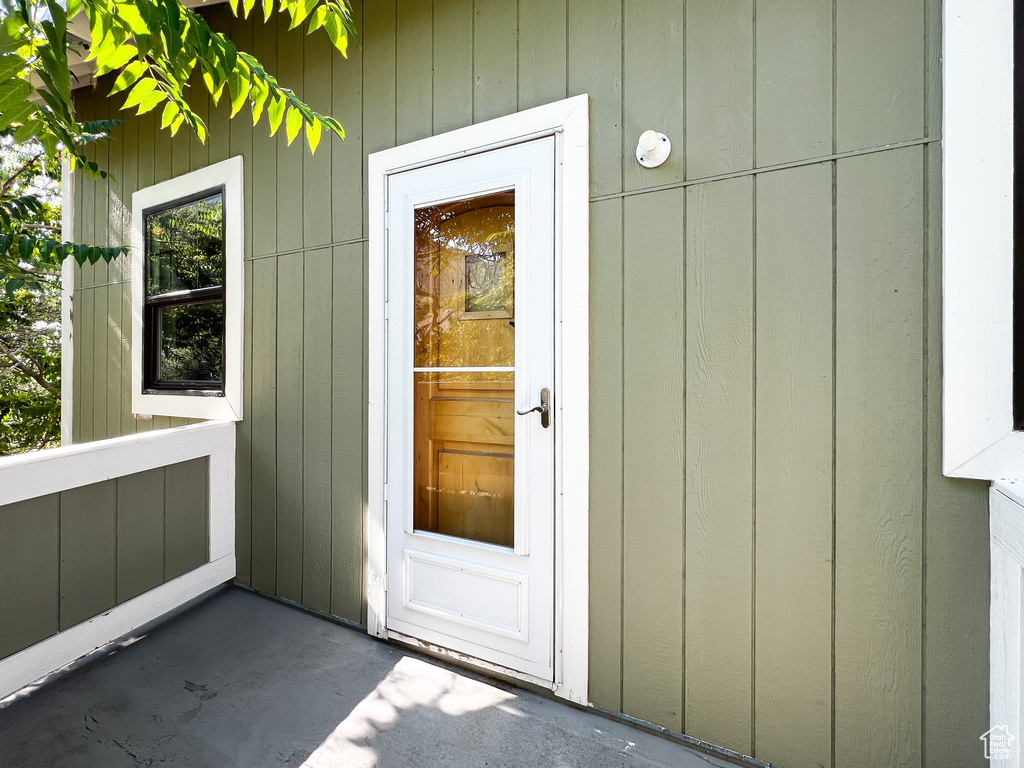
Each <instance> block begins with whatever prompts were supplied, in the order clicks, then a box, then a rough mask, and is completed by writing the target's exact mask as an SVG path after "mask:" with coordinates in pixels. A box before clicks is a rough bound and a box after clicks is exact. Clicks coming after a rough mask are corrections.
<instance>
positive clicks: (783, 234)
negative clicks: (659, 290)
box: [754, 164, 833, 766]
mask: <svg viewBox="0 0 1024 768" xmlns="http://www.w3.org/2000/svg"><path fill="white" fill-rule="evenodd" d="M831 188H832V173H831V167H830V165H828V164H821V165H814V166H808V167H806V168H797V169H793V170H788V171H779V172H776V173H770V174H765V175H762V176H759V177H758V178H757V213H756V226H757V238H758V239H757V264H756V281H757V283H756V296H755V302H756V304H755V317H756V321H757V328H756V343H757V355H756V364H755V375H756V407H755V427H756V428H755V467H756V471H755V498H756V521H757V540H756V543H757V546H756V549H755V551H754V571H755V573H756V585H755V591H754V605H755V606H756V610H755V614H754V627H755V647H754V658H755V664H754V685H755V690H756V696H755V699H754V720H755V729H756V731H755V732H756V735H757V743H756V744H755V749H754V753H755V755H756V756H757V757H758V758H759V759H761V760H765V761H766V762H772V763H778V764H780V765H793V766H801V765H808V766H809V765H828V763H829V760H830V752H831V735H830V731H831V686H832V680H831V678H832V639H831V622H832V586H831V582H832V429H831V425H832V402H833V399H832V387H833V378H832V278H833V275H832V255H831V254H832V192H831ZM794 733H800V734H802V735H801V737H800V738H799V739H795V738H793V734H794Z"/></svg>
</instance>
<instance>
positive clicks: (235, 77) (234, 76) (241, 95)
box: [228, 70, 249, 117]
mask: <svg viewBox="0 0 1024 768" xmlns="http://www.w3.org/2000/svg"><path fill="white" fill-rule="evenodd" d="M228 88H230V89H231V116H232V117H234V116H235V115H237V114H238V111H239V110H240V109H241V108H242V106H243V105H244V104H245V100H246V98H247V97H248V96H249V81H248V80H247V79H246V78H244V77H243V76H242V74H241V73H240V72H239V71H238V70H235V71H234V72H232V73H231V77H229V78H228Z"/></svg>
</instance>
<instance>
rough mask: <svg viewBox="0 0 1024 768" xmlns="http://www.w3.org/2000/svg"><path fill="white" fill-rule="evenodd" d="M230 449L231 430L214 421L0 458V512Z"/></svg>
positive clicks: (232, 445) (231, 450)
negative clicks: (49, 496) (18, 505)
mask: <svg viewBox="0 0 1024 768" xmlns="http://www.w3.org/2000/svg"><path fill="white" fill-rule="evenodd" d="M234 447H235V425H234V424H233V423H231V422H224V421H213V422H206V423H203V424H187V425H185V426H182V427H174V428H172V429H162V430H156V431H153V432H140V433H138V434H134V435H125V436H124V437H114V438H110V439H109V440H97V441H95V442H91V443H80V444H78V445H72V446H66V447H61V448H51V449H49V450H45V451H35V452H33V453H21V454H17V455H14V456H4V457H2V458H0V506H4V505H6V504H14V503H16V502H19V501H24V500H25V499H34V498H38V497H40V496H46V495H48V494H51V493H60V492H61V491H67V490H69V489H71V488H80V487H81V486H83V485H92V484H93V483H100V482H103V481H104V480H110V479H112V478H115V477H124V476H125V475H133V474H135V473H136V472H145V471H146V470H147V469H155V468H157V467H166V466H168V465H170V464H176V463H178V462H181V461H188V460H189V459H197V458H200V457H202V456H214V455H216V454H220V453H227V452H231V453H233V452H234ZM232 482H233V481H232ZM232 487H234V486H233V485H232Z"/></svg>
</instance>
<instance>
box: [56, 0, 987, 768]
mask: <svg viewBox="0 0 1024 768" xmlns="http://www.w3.org/2000/svg"><path fill="white" fill-rule="evenodd" d="M354 4H355V6H356V16H357V21H358V23H359V24H360V27H361V29H362V45H361V47H357V48H355V49H354V50H353V51H352V55H351V57H350V58H349V60H347V61H345V60H340V59H338V58H337V57H332V55H331V51H330V49H329V44H328V43H327V42H326V41H325V40H322V39H320V36H319V35H314V36H311V37H305V36H304V34H303V33H301V32H299V31H296V32H293V33H286V32H285V27H284V25H283V24H278V25H277V27H276V29H275V27H274V25H271V26H269V27H264V26H263V25H262V24H260V23H258V22H257V23H255V24H250V23H247V22H244V21H239V20H233V19H232V18H231V17H230V15H229V12H228V11H226V10H225V8H224V7H223V6H222V7H219V8H213V9H211V10H210V11H209V13H210V16H211V18H212V19H213V20H214V22H215V24H216V25H218V26H219V28H220V29H223V30H225V31H229V32H230V34H231V36H232V37H233V39H235V41H236V42H237V43H238V44H239V46H240V47H241V48H243V49H251V50H252V51H253V53H255V54H256V55H257V56H258V57H259V58H260V59H261V60H263V61H264V63H265V64H267V66H268V68H269V69H270V70H271V71H275V72H276V73H277V74H278V75H279V77H280V79H281V80H282V82H284V83H287V84H289V85H294V86H297V90H298V91H299V92H300V93H301V94H302V95H303V96H304V97H305V98H306V99H307V100H309V101H310V102H311V103H312V104H313V105H314V106H315V107H318V108H320V109H322V110H327V111H330V112H331V113H332V114H334V115H335V116H337V117H338V118H339V119H340V120H341V122H342V123H343V124H344V125H345V127H346V129H347V131H348V134H349V135H348V140H347V141H346V142H345V143H344V144H343V143H341V142H339V141H337V140H335V141H333V142H331V143H329V144H328V143H326V142H325V146H324V147H323V148H322V149H321V150H320V151H319V152H318V153H317V155H316V157H315V158H310V157H308V156H307V155H306V154H304V150H301V149H299V148H296V147H293V148H291V149H286V148H285V146H284V142H283V140H272V139H268V138H265V133H264V131H265V128H263V127H261V128H259V129H258V130H256V131H253V130H251V128H250V127H249V126H248V124H247V121H246V119H245V118H244V116H242V117H240V118H239V119H237V120H235V121H233V122H231V123H230V125H229V124H228V120H227V116H226V113H225V111H224V110H223V109H215V110H212V112H211V116H210V122H211V139H210V143H209V145H208V146H202V145H201V144H199V143H198V142H197V141H195V140H194V139H192V138H190V137H188V136H186V135H185V134H181V135H179V137H177V138H174V139H172V138H171V137H170V136H169V135H168V134H166V132H163V133H161V132H158V131H157V130H156V128H157V123H156V118H155V117H154V116H153V115H148V116H145V117H143V118H141V119H135V118H131V117H128V118H127V119H126V122H125V124H124V126H123V127H122V129H121V130H120V135H119V136H118V140H117V141H115V142H113V143H111V144H110V145H109V146H108V147H100V148H97V149H96V150H95V151H96V152H97V154H99V155H100V157H99V159H100V161H101V162H103V161H106V163H107V165H108V167H110V168H111V170H112V171H113V172H114V173H115V174H116V175H117V177H118V181H116V182H99V183H96V182H91V181H82V180H81V179H79V180H78V185H77V187H76V190H75V205H76V211H75V212H76V217H75V222H76V233H77V234H78V235H80V236H81V237H82V238H84V239H91V240H99V241H101V242H102V241H104V240H106V241H107V242H111V243H114V242H122V241H123V240H124V238H125V237H126V231H127V211H126V210H125V209H124V207H123V205H122V203H121V201H128V200H130V193H131V191H132V190H133V189H135V188H137V187H140V186H146V185H148V184H150V183H153V182H156V181H160V180H163V179H165V178H168V177H170V176H173V175H176V174H179V173H182V172H185V171H187V170H190V169H193V168H197V167H201V166H202V165H205V164H206V163H208V162H213V161H215V160H219V159H222V158H224V157H228V156H231V155H236V154H242V155H243V156H244V157H245V163H246V165H245V174H246V201H245V204H246V212H247V220H246V258H247V259H248V261H247V273H246V319H245V327H246V372H245V420H244V421H243V422H242V423H241V424H240V426H239V443H238V457H239V463H238V535H239V538H238V545H237V550H238V573H239V579H240V580H241V581H242V582H244V583H246V584H250V585H252V586H254V587H255V588H257V589H259V590H261V591H264V592H267V593H269V594H276V595H279V596H281V597H285V598H288V599H291V600H295V601H299V602H301V603H303V604H305V605H307V606H309V607H310V608H313V609H315V610H318V611H324V612H328V613H331V614H334V615H336V616H339V617H342V618H345V619H348V620H350V621H354V622H357V623H361V622H363V621H364V620H365V605H364V588H363V584H362V579H363V553H364V544H363V528H362V517H363V509H364V505H365V499H366V487H365V483H366V479H365V478H366V472H365V455H364V453H365V448H364V446H365V444H366V422H365V402H366V391H365V390H366V384H365V366H366V343H365V339H366V334H365V327H364V325H365V317H366V307H365V301H366V299H365V279H366V278H365V265H364V262H365V259H366V251H365V244H366V235H367V229H366V220H367V203H366V199H365V195H364V190H365V168H366V166H365V155H366V154H367V153H369V152H373V151H377V150H379V149H383V148H386V147H389V146H392V145H395V144H397V143H404V142H408V141H412V140H415V139H417V138H421V137H423V136H427V135H430V134H432V133H440V132H444V131H447V130H450V129H453V128H457V127H459V126H462V125H466V124H469V123H472V122H477V121H482V120H486V119H489V118H492V117H496V116H499V115H503V114H507V113H510V112H513V111H516V110H519V109H525V108H528V107H531V106H534V105H537V104H541V103H545V102H549V101H553V100H556V99H559V98H563V97H565V96H567V95H574V94H578V93H583V92H587V93H589V94H590V96H591V99H592V107H591V111H592V115H591V123H592V128H591V130H592V136H591V151H592V167H591V174H592V176H591V185H592V189H591V194H592V215H591V226H592V240H591V242H592V251H591V276H590V278H591V292H592V301H591V318H592V335H591V359H592V383H591V407H592V423H591V432H592V446H591V450H592V480H591V519H592V526H591V542H590V546H591V563H592V564H591V659H592V662H591V664H592V667H591V698H592V700H593V702H594V703H595V704H596V705H598V706H600V707H604V708H606V709H610V710H613V711H622V712H626V713H628V714H630V715H632V716H635V717H639V718H642V719H645V720H649V721H652V722H655V723H657V724H659V725H662V726H665V727H667V728H670V729H672V730H674V731H682V732H685V733H687V734H690V735H692V736H695V737H699V738H701V739H705V740H707V741H710V742H713V743H717V744H720V745H722V746H725V747H729V748H732V749H735V750H738V751H741V752H744V753H747V754H752V755H754V756H756V757H758V758H761V759H763V760H770V761H774V762H778V763H780V764H782V765H786V766H792V767H795V768H801V767H802V766H819V765H820V766H836V767H837V768H838V767H840V766H858V768H859V767H860V766H889V765H909V766H913V765H934V766H942V765H957V766H966V765H972V764H978V765H980V764H982V755H981V750H980V749H979V744H980V742H978V740H977V739H978V736H979V735H980V734H981V733H982V732H983V731H984V730H986V729H987V727H988V724H987V699H988V683H987V678H988V673H987V653H988V614H987V611H988V527H987V504H986V492H985V487H984V485H983V484H981V483H972V482H963V481H954V480H948V479H946V478H944V477H943V476H942V474H941V470H940V455H939V449H940V444H941V424H940V414H941V371H940V367H939V364H940V359H941V354H940V353H941V348H940V341H941V328H940V316H941V312H940V287H941V241H940V234H941V227H940V212H941V208H940V206H941V200H940V189H941V185H940V170H941V155H940V151H941V150H940V144H939V143H938V140H939V138H940V135H939V129H940V120H939V115H940V79H939V58H938V57H939V47H940V23H941V22H940V3H939V2H938V0H925V2H909V0H899V2H894V3H890V2H881V0H834V2H822V1H821V0H784V1H782V2H780V0H724V1H723V0H687V1H686V2H685V3H684V2H683V1H682V0H674V1H671V0H658V1H657V2H644V3H639V2H632V1H630V2H621V1H620V2H610V1H609V0H587V1H584V0H543V1H542V0H518V3H512V2H503V1H500V0H435V1H434V2H433V3H424V2H419V1H417V0H397V2H374V3H369V2H367V3H365V8H363V7H362V4H361V3H360V2H358V0H357V1H356V2H355V3H354ZM257 15H258V14H257ZM102 93H105V90H100V91H91V92H85V93H83V94H82V97H81V99H80V105H81V107H80V108H81V111H82V114H83V115H85V116H86V117H98V116H107V115H108V114H109V115H114V114H116V109H115V106H114V105H108V103H107V102H106V101H105V100H104V99H103V97H102V95H101V94H102ZM208 109H209V106H208V105H207V106H201V110H208ZM646 128H656V129H658V130H662V131H664V132H666V133H667V134H668V135H669V136H670V137H671V138H672V141H673V146H674V150H673V154H672V156H671V158H670V159H669V161H668V162H667V163H666V164H665V165H663V166H662V167H660V168H658V169H657V170H653V171H648V170H644V169H641V168H640V167H639V166H637V165H636V164H635V162H634V161H633V160H632V154H633V147H634V146H635V141H636V139H637V137H638V136H639V134H640V132H641V131H642V130H644V129H646ZM125 278H126V275H125V274H124V271H123V267H121V266H119V265H113V266H110V267H106V266H104V265H97V266H95V267H86V268H84V269H82V270H80V271H79V273H78V281H77V282H76V291H75V349H76V355H75V393H74V396H75V420H74V434H75V438H76V439H90V438H98V437H101V436H107V435H113V434H118V433H123V432H125V431H132V430H134V429H137V428H150V427H152V426H156V427H159V426H163V425H165V424H166V420H160V419H157V420H154V421H153V422H136V421H135V420H134V419H133V418H132V417H131V416H130V414H129V413H128V407H127V404H128V400H129V398H128V390H127V386H128V385H127V375H128V371H127V367H128V356H127V355H128V352H127V347H126V346H125V342H124V341H123V339H127V338H128V321H129V313H128V299H127V289H126V284H125V283H123V280H125Z"/></svg>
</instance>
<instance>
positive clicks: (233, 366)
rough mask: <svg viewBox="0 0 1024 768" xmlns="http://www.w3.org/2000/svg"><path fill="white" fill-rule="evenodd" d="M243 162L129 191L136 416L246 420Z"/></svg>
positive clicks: (217, 165) (222, 164)
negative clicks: (243, 391) (243, 380)
mask: <svg viewBox="0 0 1024 768" xmlns="http://www.w3.org/2000/svg"><path fill="white" fill-rule="evenodd" d="M241 193H242V161H241V158H232V159H231V160H226V161H224V162H222V163H217V164H216V165H212V166H210V167H208V168H204V169H202V170H199V171H195V172H193V173H189V174H185V175H184V176H179V177H177V178H175V179H171V180H170V181H166V182H164V183H162V184H157V185H156V186H153V187H148V188H146V189H143V190H140V191H139V192H136V193H135V195H134V196H133V198H132V209H133V210H132V251H133V252H132V282H133V286H132V304H133V313H132V316H133V319H135V320H136V322H135V323H134V324H133V328H132V363H133V364H132V377H133V387H134V389H133V397H132V404H133V406H132V407H133V410H134V411H135V413H138V414H152V415H161V416H184V417H192V418H209V419H235V420H237V419H240V418H241V397H240V394H241V376H242V370H241V367H242V366H241V359H242V355H241V325H242V324H241V318H242V270H243V261H242V221H241V217H242V201H241Z"/></svg>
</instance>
